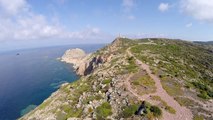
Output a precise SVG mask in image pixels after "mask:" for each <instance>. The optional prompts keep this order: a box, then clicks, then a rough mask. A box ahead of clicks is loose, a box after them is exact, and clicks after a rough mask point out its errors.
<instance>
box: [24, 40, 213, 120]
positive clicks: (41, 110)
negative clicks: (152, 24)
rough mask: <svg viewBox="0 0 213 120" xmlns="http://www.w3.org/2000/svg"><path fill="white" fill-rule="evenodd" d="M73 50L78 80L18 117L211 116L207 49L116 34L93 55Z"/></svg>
mask: <svg viewBox="0 0 213 120" xmlns="http://www.w3.org/2000/svg"><path fill="white" fill-rule="evenodd" d="M77 51H80V53H81V54H80V57H79V56H78V57H77V58H75V59H78V60H77V62H76V61H72V60H71V62H70V63H72V64H74V66H75V69H76V72H77V73H78V74H79V75H81V78H80V79H79V80H77V81H75V82H73V83H66V84H63V85H62V86H61V87H60V89H59V90H58V91H56V92H55V93H53V94H52V95H51V96H50V97H49V98H48V99H46V100H45V101H44V102H43V103H42V104H41V105H39V106H38V107H37V108H36V109H35V110H33V111H31V112H30V113H28V114H26V115H25V116H23V117H22V118H20V119H21V120H47V119H48V120H49V119H51V120H66V119H68V120H76V119H99V120H101V119H144V120H146V119H155V118H158V119H164V120H184V119H187V120H192V119H194V120H202V119H207V120H211V119H213V115H212V112H213V99H212V98H213V52H212V51H211V50H210V49H208V48H206V47H204V46H202V45H198V44H195V43H192V42H186V41H181V40H170V39H158V38H150V39H137V40H131V39H128V38H116V39H115V40H114V41H113V42H112V43H111V44H109V45H108V46H106V47H104V48H102V49H100V50H98V51H96V52H95V53H93V54H89V55H85V54H84V52H82V51H81V50H77ZM73 53H75V52H73V51H72V52H71V53H70V52H66V54H65V55H64V56H63V58H70V57H71V58H73V57H72V56H73ZM67 54H68V55H69V56H67ZM79 58H80V59H79ZM66 62H67V61H66ZM68 62H69V61H68Z"/></svg>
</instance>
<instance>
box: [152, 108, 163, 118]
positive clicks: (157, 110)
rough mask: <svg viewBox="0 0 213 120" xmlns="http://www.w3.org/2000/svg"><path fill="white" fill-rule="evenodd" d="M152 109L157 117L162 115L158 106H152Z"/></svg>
mask: <svg viewBox="0 0 213 120" xmlns="http://www.w3.org/2000/svg"><path fill="white" fill-rule="evenodd" d="M150 111H151V112H152V113H153V115H154V116H155V117H160V116H161V115H162V111H161V109H160V108H159V107H157V106H151V107H150Z"/></svg>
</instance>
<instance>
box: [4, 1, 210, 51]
mask: <svg viewBox="0 0 213 120" xmlns="http://www.w3.org/2000/svg"><path fill="white" fill-rule="evenodd" d="M212 13H213V0H0V51H6V50H13V49H24V48H32V47H43V46H56V45H68V44H94V43H109V42H111V41H113V39H115V37H117V36H118V35H119V34H121V35H122V36H125V37H129V38H147V37H163V38H174V39H184V40H190V41H210V40H213V14H212Z"/></svg>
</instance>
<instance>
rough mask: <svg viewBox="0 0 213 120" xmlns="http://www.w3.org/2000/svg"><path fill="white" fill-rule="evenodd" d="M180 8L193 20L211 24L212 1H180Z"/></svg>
mask: <svg viewBox="0 0 213 120" xmlns="http://www.w3.org/2000/svg"><path fill="white" fill-rule="evenodd" d="M181 7H182V10H183V11H184V12H186V13H187V14H188V15H190V16H192V17H194V18H195V19H198V20H201V21H207V22H213V14H212V13H213V0H182V1H181Z"/></svg>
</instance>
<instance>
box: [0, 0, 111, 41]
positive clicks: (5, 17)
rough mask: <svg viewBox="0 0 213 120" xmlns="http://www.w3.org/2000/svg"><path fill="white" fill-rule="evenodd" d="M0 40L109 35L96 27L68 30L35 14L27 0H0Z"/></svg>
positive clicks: (71, 38) (79, 37) (70, 38)
mask: <svg viewBox="0 0 213 120" xmlns="http://www.w3.org/2000/svg"><path fill="white" fill-rule="evenodd" d="M0 10H1V11H0V42H3V41H8V40H44V39H48V40H51V39H59V40H60V39H66V40H73V39H75V40H76V39H101V38H102V37H103V36H105V37H106V36H107V35H106V34H105V33H103V32H101V30H100V29H99V28H96V27H86V28H85V29H83V30H81V31H68V30H67V29H66V28H65V27H64V26H63V25H61V24H60V23H58V22H54V21H55V20H54V19H55V18H54V17H53V19H52V20H51V19H47V18H46V17H45V16H44V15H41V14H35V13H34V12H33V11H31V9H30V5H29V4H28V3H27V1H26V0H0ZM102 39H103V38H102Z"/></svg>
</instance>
